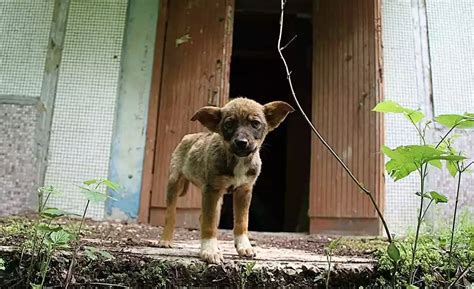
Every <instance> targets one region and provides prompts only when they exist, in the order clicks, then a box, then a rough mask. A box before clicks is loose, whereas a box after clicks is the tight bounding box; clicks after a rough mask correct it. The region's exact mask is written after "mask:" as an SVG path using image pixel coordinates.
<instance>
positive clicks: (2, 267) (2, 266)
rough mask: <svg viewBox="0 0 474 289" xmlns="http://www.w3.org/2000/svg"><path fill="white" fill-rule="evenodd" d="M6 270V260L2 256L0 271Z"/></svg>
mask: <svg viewBox="0 0 474 289" xmlns="http://www.w3.org/2000/svg"><path fill="white" fill-rule="evenodd" d="M4 270H5V260H3V258H1V257H0V271H4Z"/></svg>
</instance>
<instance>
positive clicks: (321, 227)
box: [309, 0, 384, 235]
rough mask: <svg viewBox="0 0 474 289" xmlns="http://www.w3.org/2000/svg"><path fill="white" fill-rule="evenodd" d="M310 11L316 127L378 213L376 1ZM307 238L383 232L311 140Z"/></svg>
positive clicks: (335, 1)
mask: <svg viewBox="0 0 474 289" xmlns="http://www.w3.org/2000/svg"><path fill="white" fill-rule="evenodd" d="M317 3H318V4H317V5H314V17H313V19H314V22H313V25H314V26H313V27H314V30H313V32H314V34H313V35H314V36H313V41H314V50H313V110H312V111H313V115H312V117H313V121H314V123H316V126H317V127H318V128H319V129H320V132H321V134H322V135H323V136H324V137H325V138H326V140H327V141H328V143H329V144H330V145H331V146H332V147H333V148H334V149H335V151H336V152H338V153H339V155H340V156H341V157H342V159H343V160H344V162H345V163H346V164H348V166H349V168H351V169H352V170H353V172H354V174H355V175H356V176H357V177H358V178H359V180H360V181H361V182H362V183H363V184H364V185H365V186H366V187H367V188H368V189H369V190H371V191H372V192H374V194H375V199H376V201H377V203H378V205H379V206H380V208H383V199H384V195H383V189H384V179H383V156H382V154H381V153H380V146H381V144H382V143H383V123H382V116H381V114H377V113H374V112H372V111H371V110H372V108H373V107H374V106H375V104H376V103H378V102H379V101H380V100H381V99H382V73H381V71H382V61H381V60H382V51H381V48H382V45H381V39H380V0H354V1H346V0H320V1H317ZM310 187H311V194H310V210H309V217H310V232H311V233H336V234H357V235H360V234H364V235H365V234H369V235H378V234H379V233H380V227H381V224H380V220H379V219H378V217H377V215H376V212H375V210H374V208H373V206H372V204H371V203H370V201H369V198H368V197H367V196H365V195H364V193H362V192H361V191H360V190H359V189H358V188H357V187H356V185H355V184H354V183H353V182H352V180H351V179H350V177H349V176H348V175H347V174H346V173H345V171H343V169H342V168H341V166H340V165H339V164H338V163H337V162H336V160H335V159H334V158H333V156H332V155H330V154H329V152H328V151H327V149H326V148H325V147H324V146H323V145H322V144H321V143H320V142H319V140H317V139H316V138H315V137H313V141H312V156H311V185H310Z"/></svg>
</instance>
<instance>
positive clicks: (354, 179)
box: [277, 0, 393, 243]
mask: <svg viewBox="0 0 474 289" xmlns="http://www.w3.org/2000/svg"><path fill="white" fill-rule="evenodd" d="M285 4H286V0H281V13H280V33H279V35H278V47H277V49H278V53H279V54H280V58H281V60H282V62H283V65H284V67H285V71H286V76H287V78H288V84H289V86H290V90H291V95H292V96H293V99H294V101H295V103H296V106H297V107H298V110H299V112H300V113H301V114H302V116H303V118H304V119H305V120H306V122H307V123H308V125H309V126H310V127H311V130H312V131H313V133H314V134H315V135H316V137H317V138H318V139H319V140H320V141H321V143H322V144H323V145H324V146H325V147H326V148H327V149H328V150H329V152H330V153H331V154H332V155H333V156H334V158H336V160H337V161H338V162H339V164H340V165H341V166H342V167H343V169H344V170H345V171H346V173H347V174H348V175H349V177H350V178H351V179H352V181H354V183H355V184H356V185H357V186H358V187H359V188H360V189H361V190H362V191H363V192H364V193H365V194H366V195H367V196H368V197H369V199H370V201H371V203H372V205H373V206H374V208H375V210H376V211H377V215H378V216H379V218H380V220H381V221H382V224H383V227H384V229H385V233H386V234H387V238H388V240H389V242H390V243H392V242H393V239H392V235H391V234H390V230H389V229H388V225H387V222H386V221H385V219H384V217H383V214H382V212H381V211H380V209H379V207H378V206H377V203H376V202H375V198H374V196H373V194H372V192H370V191H369V190H368V189H367V188H365V187H364V185H363V184H362V183H361V182H360V181H359V180H358V179H357V178H356V177H355V176H354V174H353V173H352V171H351V170H350V169H349V168H348V167H347V165H346V164H345V163H344V161H342V159H341V158H340V157H339V156H338V155H337V153H336V152H335V151H334V150H333V149H332V148H331V146H330V145H329V144H328V143H327V142H326V140H325V139H324V138H323V137H322V135H321V134H320V133H319V131H318V130H317V129H316V127H315V126H314V125H313V123H312V122H311V120H310V119H309V118H308V116H307V115H306V113H305V112H304V110H303V108H302V107H301V105H300V102H299V100H298V98H297V97H296V93H295V89H294V88H293V82H292V80H291V72H290V69H289V68H288V64H287V62H286V59H285V56H284V55H283V52H282V50H283V49H282V46H281V39H282V34H283V19H284V16H285ZM287 45H288V44H287Z"/></svg>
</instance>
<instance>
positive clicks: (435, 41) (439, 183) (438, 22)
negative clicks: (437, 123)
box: [427, 0, 474, 225]
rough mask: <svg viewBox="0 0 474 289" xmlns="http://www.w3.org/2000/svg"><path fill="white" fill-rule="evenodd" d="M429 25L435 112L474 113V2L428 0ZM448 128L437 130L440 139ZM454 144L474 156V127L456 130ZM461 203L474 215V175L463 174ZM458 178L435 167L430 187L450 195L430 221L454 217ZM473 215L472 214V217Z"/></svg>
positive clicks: (437, 221)
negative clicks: (457, 136) (456, 135)
mask: <svg viewBox="0 0 474 289" xmlns="http://www.w3.org/2000/svg"><path fill="white" fill-rule="evenodd" d="M427 15H428V27H429V37H430V48H431V67H432V73H433V94H434V108H435V115H438V114H447V113H460V114H462V113H464V112H474V48H473V46H474V22H473V20H472V19H473V17H474V2H473V1H470V0H460V1H456V5H453V3H451V1H427ZM444 133H446V130H440V131H437V132H436V139H440V137H441V135H443V134H444ZM457 133H459V135H460V137H459V138H457V139H456V141H455V146H456V148H457V149H458V150H460V151H463V152H465V153H466V154H467V155H468V156H471V160H472V158H474V129H470V130H464V131H462V130H461V131H457ZM461 180H462V182H461V191H460V194H459V206H460V207H461V213H462V212H464V211H469V212H470V213H472V214H474V194H473V191H472V188H474V175H473V173H465V174H463V176H462V179H461ZM456 187H457V179H454V178H452V177H451V176H450V175H449V174H448V173H447V172H446V170H443V171H440V170H436V169H435V170H433V175H432V178H430V189H432V190H437V191H439V192H440V193H443V194H445V195H447V196H448V198H449V202H448V204H445V205H444V204H443V205H438V206H437V208H436V210H435V211H434V213H433V214H431V215H430V221H431V222H433V223H435V224H437V225H446V223H447V222H448V221H450V220H451V217H452V214H453V208H454V203H455V195H456V194H455V192H456ZM472 216H473V215H471V217H472Z"/></svg>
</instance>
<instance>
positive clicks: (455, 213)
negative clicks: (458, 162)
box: [448, 170, 463, 280]
mask: <svg viewBox="0 0 474 289" xmlns="http://www.w3.org/2000/svg"><path fill="white" fill-rule="evenodd" d="M462 173H463V171H461V170H458V185H457V189H456V202H455V204H454V215H453V225H452V227H451V239H450V241H449V255H448V256H449V257H448V280H449V278H450V277H451V271H450V270H449V267H451V260H452V257H453V246H454V230H455V228H456V216H457V212H458V201H459V191H460V189H461V176H462Z"/></svg>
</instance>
